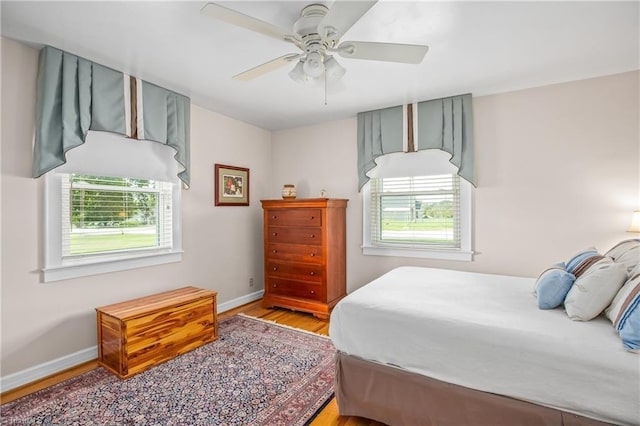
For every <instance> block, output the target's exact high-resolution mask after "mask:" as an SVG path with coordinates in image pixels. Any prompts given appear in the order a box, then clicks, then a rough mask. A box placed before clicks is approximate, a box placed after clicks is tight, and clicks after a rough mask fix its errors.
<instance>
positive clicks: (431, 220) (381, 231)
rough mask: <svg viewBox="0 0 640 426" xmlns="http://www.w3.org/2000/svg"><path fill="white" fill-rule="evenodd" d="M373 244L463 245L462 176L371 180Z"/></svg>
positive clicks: (433, 246) (409, 245) (405, 245)
mask: <svg viewBox="0 0 640 426" xmlns="http://www.w3.org/2000/svg"><path fill="white" fill-rule="evenodd" d="M370 192H371V212H370V215H371V218H372V220H371V243H372V245H374V246H388V247H394V246H402V247H420V248H460V178H459V177H458V176H457V175H455V174H451V175H436V176H415V177H402V178H374V179H372V180H371V191H370Z"/></svg>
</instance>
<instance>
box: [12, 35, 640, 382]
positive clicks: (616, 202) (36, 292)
mask: <svg viewBox="0 0 640 426" xmlns="http://www.w3.org/2000/svg"><path fill="white" fill-rule="evenodd" d="M1 47H2V86H1V88H2V116H1V119H2V126H1V136H2V141H1V142H2V147H1V154H2V173H1V179H2V180H1V202H2V210H1V224H2V228H1V233H2V234H1V236H2V250H1V256H2V257H1V260H2V263H1V265H0V266H1V268H2V272H1V278H2V282H1V285H2V301H1V303H2V306H1V307H2V314H1V315H2V317H1V320H2V359H1V362H2V376H6V375H8V374H11V373H14V372H18V371H21V370H24V369H27V368H29V367H33V366H36V365H39V364H42V363H44V362H47V361H51V360H53V359H56V358H58V357H62V356H66V355H69V354H71V353H74V352H76V351H80V350H83V349H86V348H89V347H91V346H94V345H95V338H96V336H95V313H94V307H96V306H101V305H105V304H108V303H112V302H116V301H120V300H126V299H129V298H132V297H137V296H141V295H146V294H150V293H154V292H158V291H163V290H167V289H172V288H176V287H179V286H182V285H187V284H191V285H196V286H200V287H204V288H209V289H213V290H216V291H218V292H219V301H220V302H226V301H229V300H233V299H235V298H238V297H241V296H244V295H247V294H249V293H251V292H253V291H256V290H259V289H261V287H262V284H261V283H262V216H261V209H260V203H259V200H260V199H262V198H270V197H275V198H279V197H280V189H281V187H282V184H284V183H294V184H296V185H297V187H298V196H299V197H314V196H318V194H319V192H320V190H321V189H326V190H327V191H328V193H329V196H331V197H340V198H348V199H350V202H349V207H348V210H347V221H348V225H347V226H348V235H347V244H348V253H347V265H348V266H347V269H348V287H349V290H350V291H352V290H354V289H356V288H358V287H360V286H361V285H363V284H365V283H366V282H368V281H369V280H370V279H372V278H374V277H375V276H377V275H380V274H381V273H383V272H386V271H388V270H389V269H391V268H393V267H395V266H399V265H423V266H433V267H442V268H445V267H446V268H455V269H463V270H473V271H482V272H491V273H505V274H513V275H523V276H535V275H537V273H538V272H540V270H541V269H542V268H544V267H546V266H547V265H549V264H550V263H552V262H556V261H559V260H565V259H566V258H567V257H568V256H569V255H570V254H571V253H572V252H574V251H576V250H579V249H581V248H583V247H586V246H589V245H596V246H597V247H598V248H600V249H601V250H606V249H607V248H608V247H609V246H611V245H612V244H613V243H615V242H616V241H618V240H620V239H622V238H626V237H628V236H629V234H625V233H624V230H625V229H626V227H627V226H628V223H629V221H630V218H631V211H632V210H633V209H635V208H637V207H638V203H639V201H640V200H639V192H640V184H639V179H640V164H639V163H640V157H639V149H640V148H639V143H640V142H639V140H640V138H639V135H638V114H639V111H638V103H639V102H638V91H639V87H638V77H639V75H638V73H637V72H635V73H627V74H621V75H615V76H609V77H604V78H598V79H592V80H585V81H578V82H572V83H566V84H560V85H554V86H549V87H542V88H536V89H530V90H523V91H518V92H512V93H506V94H499V95H495V96H484V97H478V98H475V99H474V109H475V134H476V152H477V166H476V167H477V171H478V188H477V190H476V192H475V216H476V218H475V232H474V238H475V250H476V252H477V256H476V259H475V261H474V262H443V261H439V262H436V261H419V260H415V259H407V258H385V257H377V256H363V255H362V254H361V250H360V244H361V241H362V211H361V209H362V200H361V197H360V194H359V193H358V192H357V190H356V187H357V174H356V170H355V165H356V163H357V160H356V147H355V137H356V120H355V118H350V119H345V120H340V121H334V122H329V123H323V124H319V125H316V126H310V127H305V128H299V129H291V130H285V131H279V132H274V133H273V134H272V133H270V132H268V131H265V130H262V129H259V128H256V127H254V126H250V125H248V124H245V123H242V122H239V121H236V120H232V119H230V118H227V117H224V116H221V115H219V114H216V113H213V112H210V111H206V110H204V109H202V108H199V107H197V106H192V123H191V163H192V170H191V182H192V186H191V188H190V189H189V190H188V191H185V192H183V227H184V234H183V247H184V251H185V253H184V256H183V261H182V262H180V263H175V264H168V265H163V266H154V267H148V268H142V269H138V270H132V271H123V272H117V273H110V274H104V275H96V276H92V277H86V278H78V279H72V280H67V281H59V282H53V283H48V284H42V283H40V280H39V273H38V271H39V268H41V267H42V261H41V258H42V252H43V250H42V235H43V233H42V209H43V208H42V207H43V206H42V195H43V194H42V189H43V188H42V186H43V185H42V179H32V178H31V177H30V169H31V146H32V139H33V120H34V103H35V102H34V100H35V74H36V65H37V52H36V51H35V50H33V49H31V48H28V47H25V46H23V45H21V44H18V43H15V42H12V41H7V40H2V44H1ZM214 163H223V164H231V165H236V166H243V167H249V168H250V169H251V206H250V207H214V206H213V165H214ZM250 277H253V278H255V280H256V286H255V288H253V289H250V288H249V287H248V279H249V278H250Z"/></svg>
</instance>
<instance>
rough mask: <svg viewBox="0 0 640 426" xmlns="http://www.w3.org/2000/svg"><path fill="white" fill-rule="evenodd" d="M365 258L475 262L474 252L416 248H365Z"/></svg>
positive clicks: (363, 252) (363, 248) (363, 251)
mask: <svg viewBox="0 0 640 426" xmlns="http://www.w3.org/2000/svg"><path fill="white" fill-rule="evenodd" d="M362 254H364V255H365V256H394V257H414V258H422V259H437V260H458V261H463V262H471V261H473V251H466V250H424V249H423V250H420V249H415V248H399V247H373V246H363V247H362Z"/></svg>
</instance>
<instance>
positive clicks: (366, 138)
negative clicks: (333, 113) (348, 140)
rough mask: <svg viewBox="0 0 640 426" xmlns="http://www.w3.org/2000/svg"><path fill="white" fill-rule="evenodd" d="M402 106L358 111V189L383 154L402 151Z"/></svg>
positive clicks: (367, 179)
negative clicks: (376, 160)
mask: <svg viewBox="0 0 640 426" xmlns="http://www.w3.org/2000/svg"><path fill="white" fill-rule="evenodd" d="M402 114H403V112H402V106H397V107H392V108H385V109H379V110H376V111H367V112H360V113H358V189H362V187H363V186H364V184H365V183H367V182H368V181H369V177H368V176H367V172H368V171H369V170H371V169H373V168H374V167H375V166H376V162H375V159H376V158H377V157H379V156H381V155H384V154H390V153H392V152H402V151H403V140H402V135H403V132H402Z"/></svg>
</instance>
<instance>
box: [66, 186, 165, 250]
mask: <svg viewBox="0 0 640 426" xmlns="http://www.w3.org/2000/svg"><path fill="white" fill-rule="evenodd" d="M61 185H62V188H61V195H62V198H61V202H62V257H63V258H64V259H68V258H74V257H80V256H98V255H105V254H117V253H123V252H127V251H128V252H141V251H145V250H146V251H149V250H158V249H160V250H162V249H170V248H171V245H172V214H171V183H169V182H160V181H155V180H148V179H132V178H119V177H105V176H89V175H80V174H63V175H62V176H61Z"/></svg>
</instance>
